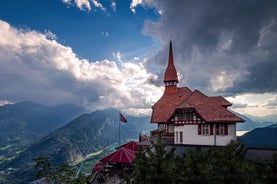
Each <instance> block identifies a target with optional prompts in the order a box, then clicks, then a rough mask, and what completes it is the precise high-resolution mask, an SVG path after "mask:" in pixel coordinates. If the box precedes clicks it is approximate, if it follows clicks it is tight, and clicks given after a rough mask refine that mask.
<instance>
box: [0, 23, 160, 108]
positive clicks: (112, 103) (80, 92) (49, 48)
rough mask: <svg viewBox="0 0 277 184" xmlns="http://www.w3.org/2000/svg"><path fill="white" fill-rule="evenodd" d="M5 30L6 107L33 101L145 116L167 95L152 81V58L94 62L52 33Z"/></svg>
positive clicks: (0, 52)
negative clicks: (148, 66) (137, 112)
mask: <svg viewBox="0 0 277 184" xmlns="http://www.w3.org/2000/svg"><path fill="white" fill-rule="evenodd" d="M0 27H1V30H0V70H1V72H0V85H1V91H0V100H1V103H6V102H8V101H9V102H18V101H22V100H30V101H34V102H39V103H44V104H52V105H53V104H61V103H73V104H76V105H79V106H84V107H86V108H89V109H91V110H93V109H100V108H107V107H114V108H120V109H125V110H128V109H129V111H130V112H131V111H134V109H137V110H140V112H144V113H145V110H144V109H146V110H148V111H149V110H150V109H149V107H151V105H152V104H153V103H154V102H155V101H156V100H157V99H158V98H159V96H160V95H161V93H162V89H161V88H158V87H155V86H154V85H152V84H149V83H148V81H151V80H152V79H155V80H156V78H157V76H156V75H153V74H151V73H149V72H148V71H147V70H146V68H145V63H146V61H147V60H146V59H145V61H140V62H138V64H134V63H131V62H127V61H124V59H123V58H124V57H123V56H121V54H120V53H119V52H118V53H116V54H115V56H116V57H115V59H116V61H109V60H103V61H96V62H90V61H88V60H85V59H79V58H78V57H77V56H76V54H75V53H74V52H73V51H72V49H71V48H70V47H66V46H63V45H61V44H59V43H57V41H56V40H53V37H51V38H52V39H48V37H49V34H50V33H51V32H49V31H47V33H45V34H42V33H39V32H36V31H26V30H19V29H16V28H13V27H11V26H10V25H9V24H8V23H6V22H4V21H0ZM50 35H52V36H53V34H50Z"/></svg>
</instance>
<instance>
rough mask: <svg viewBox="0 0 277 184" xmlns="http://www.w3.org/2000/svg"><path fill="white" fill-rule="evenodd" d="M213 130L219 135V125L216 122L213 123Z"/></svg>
mask: <svg viewBox="0 0 277 184" xmlns="http://www.w3.org/2000/svg"><path fill="white" fill-rule="evenodd" d="M215 131H216V135H219V125H218V124H216V125H215Z"/></svg>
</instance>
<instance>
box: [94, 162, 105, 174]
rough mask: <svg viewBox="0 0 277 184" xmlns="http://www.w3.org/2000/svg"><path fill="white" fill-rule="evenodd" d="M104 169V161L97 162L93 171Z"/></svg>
mask: <svg viewBox="0 0 277 184" xmlns="http://www.w3.org/2000/svg"><path fill="white" fill-rule="evenodd" d="M102 170H104V163H101V162H99V163H97V164H95V166H94V167H93V168H92V171H94V172H96V171H102Z"/></svg>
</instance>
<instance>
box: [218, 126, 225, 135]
mask: <svg viewBox="0 0 277 184" xmlns="http://www.w3.org/2000/svg"><path fill="white" fill-rule="evenodd" d="M218 128H219V135H224V126H223V124H219V127H218Z"/></svg>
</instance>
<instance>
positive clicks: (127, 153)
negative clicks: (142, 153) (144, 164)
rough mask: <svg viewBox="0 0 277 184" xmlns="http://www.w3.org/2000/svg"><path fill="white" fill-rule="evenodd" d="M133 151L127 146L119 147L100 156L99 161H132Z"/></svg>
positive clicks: (133, 157)
mask: <svg viewBox="0 0 277 184" xmlns="http://www.w3.org/2000/svg"><path fill="white" fill-rule="evenodd" d="M135 156H136V154H135V152H134V151H133V150H130V149H128V148H124V147H122V148H119V149H118V150H116V151H115V152H113V153H111V154H109V155H108V156H106V157H104V158H102V159H101V160H100V161H101V162H115V163H126V164H129V163H132V162H133V161H134V159H135Z"/></svg>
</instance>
